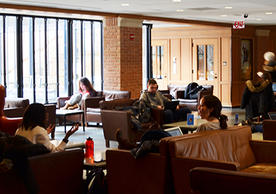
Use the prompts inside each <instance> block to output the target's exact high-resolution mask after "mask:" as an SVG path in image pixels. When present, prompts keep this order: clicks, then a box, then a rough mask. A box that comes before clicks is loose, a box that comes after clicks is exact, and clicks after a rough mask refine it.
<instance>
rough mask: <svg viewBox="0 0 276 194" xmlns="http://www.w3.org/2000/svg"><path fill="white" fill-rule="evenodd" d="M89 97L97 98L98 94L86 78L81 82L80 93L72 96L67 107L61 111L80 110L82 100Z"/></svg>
mask: <svg viewBox="0 0 276 194" xmlns="http://www.w3.org/2000/svg"><path fill="white" fill-rule="evenodd" d="M87 96H97V92H96V90H94V88H93V86H92V84H91V83H90V81H89V80H88V79H87V78H86V77H83V78H81V79H80V81H79V93H78V94H74V95H73V96H71V98H70V99H69V100H68V101H66V104H65V106H64V107H62V108H61V109H69V110H72V109H76V108H80V106H81V102H82V100H83V99H85V98H86V97H87Z"/></svg>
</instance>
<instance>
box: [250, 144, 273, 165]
mask: <svg viewBox="0 0 276 194" xmlns="http://www.w3.org/2000/svg"><path fill="white" fill-rule="evenodd" d="M250 146H251V148H252V151H253V153H254V155H255V158H256V162H257V163H260V162H262V163H276V155H275V150H276V141H269V140H263V141H258V140H251V141H250Z"/></svg>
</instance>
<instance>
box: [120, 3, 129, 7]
mask: <svg viewBox="0 0 276 194" xmlns="http://www.w3.org/2000/svg"><path fill="white" fill-rule="evenodd" d="M121 6H122V7H128V6H129V3H122V4H121Z"/></svg>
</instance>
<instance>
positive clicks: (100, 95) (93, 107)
mask: <svg viewBox="0 0 276 194" xmlns="http://www.w3.org/2000/svg"><path fill="white" fill-rule="evenodd" d="M130 96H131V92H130V91H117V90H104V91H97V96H95V97H87V98H86V99H84V101H83V102H82V103H81V109H82V110H83V111H84V117H85V118H84V119H85V123H86V124H88V122H96V123H101V122H102V119H101V110H100V107H99V102H100V101H102V100H105V101H110V100H114V99H124V98H125V99H129V98H130ZM69 99H70V97H59V98H58V99H57V108H61V107H63V106H65V101H66V100H69ZM68 120H71V121H79V120H81V116H80V115H72V116H68Z"/></svg>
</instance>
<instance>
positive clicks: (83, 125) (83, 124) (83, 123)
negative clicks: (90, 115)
mask: <svg viewBox="0 0 276 194" xmlns="http://www.w3.org/2000/svg"><path fill="white" fill-rule="evenodd" d="M82 127H83V128H82V129H83V132H85V122H84V112H83V113H82Z"/></svg>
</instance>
